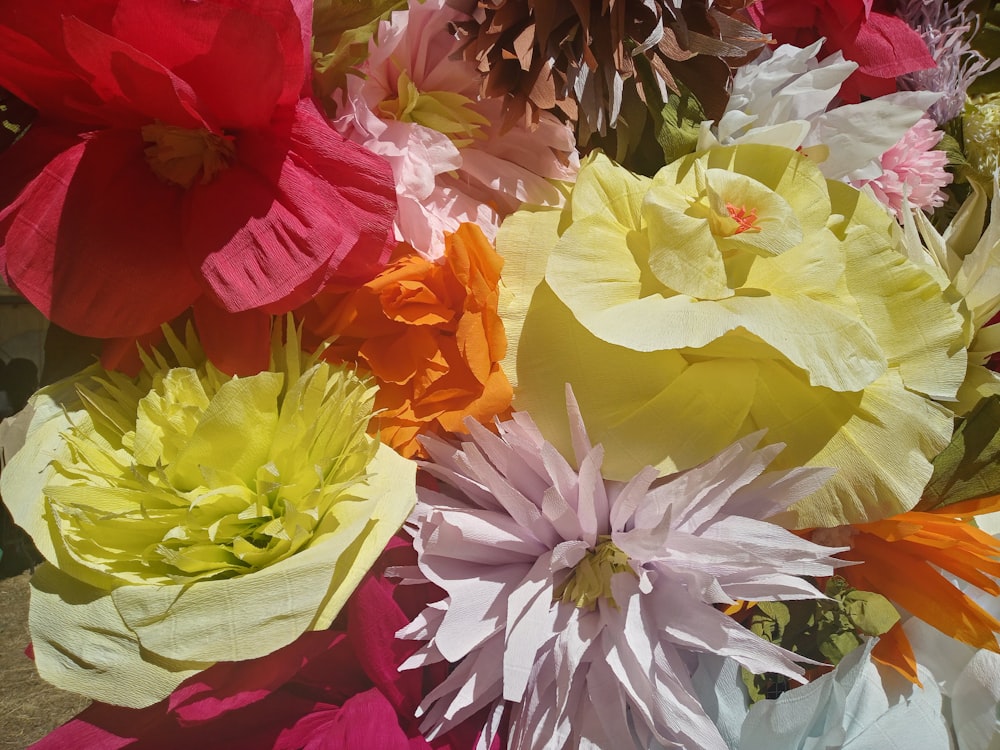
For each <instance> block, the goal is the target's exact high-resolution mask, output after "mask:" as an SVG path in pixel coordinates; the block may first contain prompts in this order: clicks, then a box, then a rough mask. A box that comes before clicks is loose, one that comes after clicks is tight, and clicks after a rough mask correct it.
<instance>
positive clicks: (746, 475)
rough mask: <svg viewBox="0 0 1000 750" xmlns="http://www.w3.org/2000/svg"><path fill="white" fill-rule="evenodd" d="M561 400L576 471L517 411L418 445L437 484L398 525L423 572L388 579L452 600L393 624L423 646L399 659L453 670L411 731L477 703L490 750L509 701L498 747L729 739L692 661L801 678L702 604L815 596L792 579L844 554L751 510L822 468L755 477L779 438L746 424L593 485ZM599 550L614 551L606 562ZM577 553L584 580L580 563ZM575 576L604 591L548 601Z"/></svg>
mask: <svg viewBox="0 0 1000 750" xmlns="http://www.w3.org/2000/svg"><path fill="white" fill-rule="evenodd" d="M567 390H568V389H567ZM567 402H568V405H569V414H570V424H571V427H572V432H573V445H574V452H575V454H576V464H577V467H578V468H574V467H573V466H572V465H571V464H570V463H569V462H568V461H567V460H566V459H565V458H564V457H563V456H561V455H560V454H559V453H558V452H557V451H556V449H555V448H554V447H553V446H552V445H550V444H549V443H547V442H546V441H545V439H544V438H543V437H542V435H541V434H540V433H539V431H538V429H537V428H536V427H535V425H534V423H533V422H532V420H531V419H530V417H529V416H528V415H526V414H524V413H516V414H515V415H514V418H513V420H512V421H508V422H503V423H499V424H498V425H497V427H498V431H499V436H498V435H494V434H493V433H491V432H489V431H488V430H487V429H485V428H484V427H482V426H480V425H478V424H474V423H471V422H470V423H469V424H468V427H469V430H470V435H468V436H463V437H462V441H463V442H462V444H461V445H460V446H457V447H456V446H452V445H449V444H447V443H445V442H443V441H440V440H437V439H433V438H431V439H428V440H427V442H426V443H425V445H426V447H427V450H428V453H429V454H430V456H431V459H432V461H431V462H428V463H427V464H425V465H424V467H423V468H424V469H425V470H426V471H427V472H428V473H430V474H431V475H433V476H434V477H435V478H436V479H437V480H438V483H439V485H438V489H425V490H422V491H421V493H420V499H419V503H418V506H417V508H416V510H415V511H414V514H413V516H412V517H411V519H410V530H411V532H412V533H413V535H414V538H415V540H414V546H415V548H416V550H417V552H418V555H419V560H418V566H419V572H418V571H417V570H415V569H407V570H397V571H396V573H397V574H399V575H402V576H404V577H410V578H416V577H419V578H426V579H427V580H430V581H432V582H434V583H435V584H437V585H438V586H440V587H441V588H442V589H444V590H445V592H447V597H446V598H445V599H444V600H442V601H440V602H436V603H434V604H432V605H430V606H429V607H427V608H426V609H425V610H424V611H423V612H422V613H421V614H420V615H419V616H418V617H417V618H416V619H415V620H414V621H413V622H412V623H411V624H410V625H409V626H407V627H406V628H404V629H403V630H402V631H400V633H399V634H398V635H399V636H400V637H402V638H406V639H412V640H422V641H427V643H426V644H425V645H424V646H423V647H422V648H421V649H420V650H419V651H418V652H417V653H416V654H414V656H413V657H411V658H410V659H409V660H408V661H407V662H405V663H404V664H403V666H402V667H401V668H402V669H408V668H414V667H418V666H421V665H424V664H429V663H433V662H437V661H441V660H447V661H448V662H452V663H454V664H455V665H456V666H455V667H454V669H453V670H452V672H451V673H450V675H449V676H448V677H447V678H446V679H445V680H444V681H443V682H442V683H441V684H440V685H438V686H437V687H436V688H435V689H434V690H432V691H431V692H430V693H429V694H428V695H427V696H426V698H425V700H424V702H423V703H422V704H421V709H420V710H421V712H423V713H424V714H426V717H425V721H424V724H423V727H422V729H423V730H424V731H425V732H426V733H427V735H428V736H429V737H433V736H435V735H436V734H438V733H440V732H441V731H446V730H447V729H448V728H450V727H452V726H454V725H455V724H457V723H459V722H461V721H464V720H465V719H467V718H469V717H470V716H472V715H473V714H475V713H477V712H478V711H480V710H482V709H484V708H488V707H489V708H490V709H491V710H490V712H489V714H488V716H489V719H488V720H487V726H486V731H485V732H484V736H483V738H482V739H481V743H483V744H482V746H483V747H488V746H489V743H490V741H491V735H492V733H493V731H495V728H496V726H497V725H498V724H499V718H500V716H501V713H502V711H503V710H504V708H505V704H506V706H509V708H510V723H509V747H511V748H523V749H524V750H534V749H536V748H537V749H539V750H540V749H541V748H547V749H553V748H562V747H567V748H568V747H573V748H608V747H614V748H623V749H627V748H632V747H636V748H639V747H646V746H647V745H648V743H649V742H651V741H652V740H654V739H655V740H657V741H659V742H661V743H663V744H665V745H668V746H670V745H671V743H674V742H677V743H680V746H682V747H698V748H705V749H706V750H713V749H714V748H718V749H719V750H725V748H726V745H725V743H724V741H723V739H722V737H721V736H720V735H719V732H718V730H717V729H716V728H715V726H714V725H713V724H712V722H711V721H710V720H709V718H708V717H707V716H706V715H705V712H704V710H703V709H702V707H701V705H700V704H699V702H698V700H697V698H696V697H695V694H694V690H693V688H692V686H691V681H690V673H691V668H692V657H693V656H694V654H695V653H697V652H709V653H716V654H721V655H723V656H726V657H731V658H733V659H735V660H736V661H737V662H739V663H740V664H741V665H743V666H745V667H746V668H748V669H750V670H751V671H754V672H757V673H760V672H775V673H779V674H783V675H787V676H789V677H792V678H797V679H801V676H802V673H803V670H802V668H801V667H800V666H799V665H798V664H797V663H796V660H799V661H802V660H801V659H798V657H796V655H794V654H792V653H790V652H788V651H785V650H783V649H781V648H779V647H778V646H775V645H773V644H771V643H769V642H767V641H765V640H763V639H761V638H759V637H757V636H756V635H754V634H752V633H751V632H750V631H748V630H746V629H745V628H743V627H742V626H740V625H739V624H738V623H736V622H735V621H734V620H732V619H731V618H729V617H727V616H726V615H725V614H723V613H722V612H721V611H719V609H717V608H716V607H715V606H713V605H715V604H727V603H732V602H733V601H735V600H738V599H744V600H755V601H776V600H786V599H803V598H818V597H821V596H822V595H821V594H820V593H819V591H817V590H816V589H815V588H814V587H813V586H812V585H811V584H810V583H808V582H807V581H805V580H803V579H802V578H801V577H800V576H826V575H830V574H831V573H832V572H833V569H834V567H836V566H837V565H839V564H841V563H840V561H838V560H835V559H832V558H831V557H830V555H832V554H834V553H836V552H838V551H839V550H838V549H834V548H829V547H822V546H819V545H816V544H813V543H811V542H808V541H805V540H803V539H800V538H799V537H797V536H795V535H794V534H792V533H791V532H789V531H786V530H785V529H783V528H781V527H779V526H776V525H774V524H771V523H769V522H767V521H766V520H764V519H766V518H767V517H768V516H770V515H772V514H774V513H777V512H779V511H781V510H783V509H785V508H786V507H787V506H789V505H790V504H792V503H794V502H796V501H797V500H798V499H800V498H802V497H804V496H805V495H806V494H808V493H809V492H812V491H814V490H815V489H816V488H817V487H818V486H819V485H820V484H821V483H822V482H823V481H824V480H825V479H826V477H827V476H829V474H830V471H829V470H827V469H815V468H813V469H805V468H798V469H793V470H790V471H785V472H773V473H765V470H766V468H767V466H768V464H769V463H770V462H771V460H772V459H773V458H774V456H775V455H776V454H777V453H778V452H779V451H780V450H781V446H780V445H772V446H767V447H765V448H763V449H760V450H755V447H756V445H757V444H758V443H759V441H760V439H761V436H762V435H761V433H756V434H753V435H749V436H747V437H745V438H743V439H742V440H740V441H738V442H737V443H734V444H733V445H731V446H730V447H729V448H727V449H726V450H724V451H722V452H721V453H720V454H718V455H717V456H715V457H714V458H712V459H710V460H709V461H707V462H705V463H704V464H702V465H700V466H696V467H694V468H692V469H690V470H688V471H685V472H681V473H678V474H673V475H670V476H666V477H659V476H658V474H657V472H656V470H654V469H652V468H647V469H645V470H643V471H641V472H639V473H638V474H637V475H636V476H635V477H633V478H632V479H631V480H630V481H628V482H617V481H611V480H606V479H604V478H603V477H602V476H601V461H602V456H603V450H602V448H601V446H599V445H598V446H592V445H591V444H590V442H589V440H588V439H587V435H586V432H585V430H584V426H583V423H582V419H581V417H580V414H579V411H578V409H577V405H576V402H575V400H574V399H573V396H572V393H571V392H569V391H568V392H567ZM609 543H610V544H609ZM601 545H603V549H606V550H607V549H613V550H614V554H616V555H618V557H617V558H616V559H619V560H623V559H624V556H627V563H626V564H625V565H623V566H618V567H615V566H614V565H610V564H608V565H605V567H603V568H602V567H601V560H600V559H598V558H599V555H598V554H597V552H596V551H595V548H597V547H599V546H601ZM610 545H613V547H612V546H610ZM621 553H624V556H623V555H621ZM585 558H586V559H587V561H588V563H592V565H591V567H590V568H588V571H591V572H592V571H594V570H596V571H598V572H597V573H596V578H595V577H594V576H593V575H591V576H590V577H589V578H588V577H587V575H585V574H583V573H580V572H579V571H580V569H581V568H580V567H579V566H580V564H581V561H582V560H584V559H585ZM602 570H603V571H604V573H603V575H604V576H605V578H606V580H601V575H602V573H601V571H602ZM616 571H617V572H616ZM577 584H579V585H577ZM587 584H589V585H590V587H591V588H590V590H591V591H600V593H601V595H600V596H590V597H587V596H583V597H581V600H580V601H583V602H585V603H584V605H583V606H577V605H576V604H574V603H573V602H572V601H565V599H566V598H567V597H565V596H561V595H560V593H561V592H563V591H566V590H567V589H569V590H570V591H572V592H576V593H579V592H580V591H584V590H585V589H586V588H587ZM574 586H576V588H574Z"/></svg>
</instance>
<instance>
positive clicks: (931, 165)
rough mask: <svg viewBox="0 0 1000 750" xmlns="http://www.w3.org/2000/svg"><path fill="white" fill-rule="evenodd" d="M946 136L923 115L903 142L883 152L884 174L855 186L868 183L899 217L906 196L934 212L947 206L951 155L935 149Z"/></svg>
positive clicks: (950, 177)
mask: <svg viewBox="0 0 1000 750" xmlns="http://www.w3.org/2000/svg"><path fill="white" fill-rule="evenodd" d="M943 135H944V134H943V133H942V132H941V131H939V130H937V129H936V125H935V123H934V121H933V120H931V119H930V118H928V117H924V118H921V119H920V121H919V122H918V123H917V124H916V125H914V126H913V127H912V128H910V129H909V130H907V131H906V133H905V134H904V135H903V137H902V138H901V139H900V141H899V143H897V144H896V145H895V146H893V147H892V148H890V149H889V150H888V151H886V152H885V153H884V154H882V159H881V166H882V174H881V175H880V176H879V177H876V178H875V179H873V180H868V181H862V182H860V183H855V187H861V186H862V185H868V187H870V188H871V189H872V192H874V193H875V196H876V197H877V198H878V199H879V201H881V202H882V203H883V204H885V205H886V206H888V207H889V208H890V209H892V211H893V213H895V214H896V218H898V219H901V218H902V216H903V196H904V195H905V196H906V198H907V200H909V202H910V205H911V206H915V207H916V208H920V209H924V210H929V211H933V210H934V209H935V208H937V207H938V206H942V205H944V202H945V200H946V196H945V194H944V193H943V192H942V191H941V188H943V187H944V186H945V185H947V184H949V183H950V182H951V180H952V176H951V174H949V173H948V172H947V171H946V170H945V166H946V165H947V164H948V155H947V154H946V153H945V152H944V151H936V150H935V149H934V147H935V146H936V145H937V144H938V142H939V141H940V140H941V138H942V137H943Z"/></svg>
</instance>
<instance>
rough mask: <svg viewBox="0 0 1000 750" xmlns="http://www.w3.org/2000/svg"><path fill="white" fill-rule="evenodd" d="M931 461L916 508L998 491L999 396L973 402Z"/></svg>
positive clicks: (930, 507)
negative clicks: (965, 415) (931, 464)
mask: <svg viewBox="0 0 1000 750" xmlns="http://www.w3.org/2000/svg"><path fill="white" fill-rule="evenodd" d="M933 464H934V473H933V474H932V475H931V479H930V482H928V484H927V487H926V488H925V489H924V494H923V499H922V500H921V501H920V502H919V503H918V504H917V506H916V510H922V511H929V510H937V509H939V508H944V507H947V506H948V505H951V504H953V503H959V502H962V501H963V500H972V499H974V498H977V497H988V496H990V495H995V494H997V493H1000V396H997V395H993V396H989V397H988V398H984V399H983V400H982V401H980V402H979V403H978V404H976V406H975V408H973V410H972V411H971V412H969V415H968V416H967V417H966V418H965V420H964V421H962V423H961V424H960V425H959V426H958V428H957V429H956V430H955V433H954V435H953V436H952V438H951V442H950V443H949V444H948V446H947V447H946V448H945V449H944V450H943V451H941V453H939V454H938V456H937V457H936V458H935V459H934V461H933Z"/></svg>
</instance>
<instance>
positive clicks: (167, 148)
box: [142, 122, 236, 188]
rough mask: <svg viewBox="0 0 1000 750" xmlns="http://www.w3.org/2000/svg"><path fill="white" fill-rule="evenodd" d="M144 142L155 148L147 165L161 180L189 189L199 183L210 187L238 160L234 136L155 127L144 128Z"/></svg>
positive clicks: (201, 129)
mask: <svg viewBox="0 0 1000 750" xmlns="http://www.w3.org/2000/svg"><path fill="white" fill-rule="evenodd" d="M142 139H143V140H144V141H146V143H151V144H152V145H151V146H149V147H147V148H146V150H145V154H146V162H147V163H148V164H149V166H150V168H151V169H152V170H153V172H154V173H156V176H157V177H159V178H160V179H161V180H164V181H166V182H169V183H172V184H174V185H179V186H180V187H182V188H189V187H191V186H192V185H193V184H194V183H195V180H198V178H199V177H200V178H201V179H200V182H201V184H202V185H207V184H208V183H209V182H211V181H212V179H213V178H214V177H215V175H216V174H218V173H219V172H221V171H222V170H224V169H227V168H228V167H229V166H230V165H231V164H232V163H233V161H234V160H235V159H236V146H235V145H234V143H233V140H234V139H233V136H231V135H218V134H216V133H213V132H212V131H210V130H206V129H205V128H194V129H192V128H178V127H174V126H173V125H164V124H163V123H159V122H157V123H154V124H152V125H146V126H144V127H143V128H142Z"/></svg>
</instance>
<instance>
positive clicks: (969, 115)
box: [962, 93, 1000, 185]
mask: <svg viewBox="0 0 1000 750" xmlns="http://www.w3.org/2000/svg"><path fill="white" fill-rule="evenodd" d="M998 126H1000V96H998V95H997V94H995V93H990V94H981V95H978V96H974V97H971V98H970V99H968V100H966V103H965V108H964V109H963V110H962V138H963V141H964V146H965V156H966V159H967V160H968V163H969V168H970V170H971V172H972V175H973V177H975V178H976V179H977V180H979V181H981V182H982V183H983V184H985V185H990V184H992V182H993V179H994V175H996V173H997V170H998V169H1000V137H998V132H1000V131H998Z"/></svg>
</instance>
